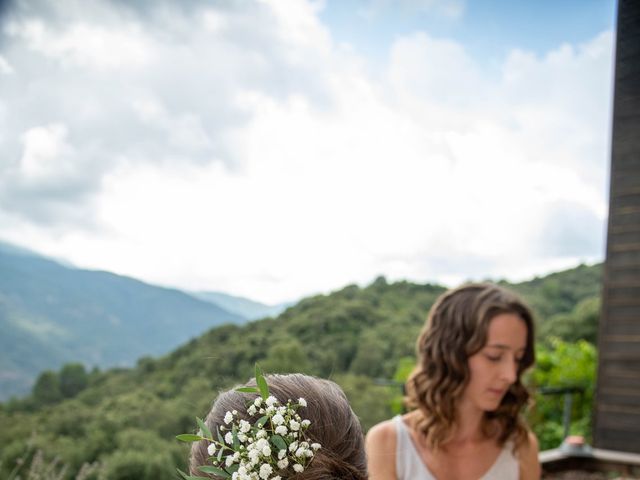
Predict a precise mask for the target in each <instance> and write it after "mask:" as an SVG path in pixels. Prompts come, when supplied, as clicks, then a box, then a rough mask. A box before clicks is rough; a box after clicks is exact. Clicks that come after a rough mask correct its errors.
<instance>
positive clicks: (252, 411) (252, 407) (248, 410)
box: [247, 405, 258, 416]
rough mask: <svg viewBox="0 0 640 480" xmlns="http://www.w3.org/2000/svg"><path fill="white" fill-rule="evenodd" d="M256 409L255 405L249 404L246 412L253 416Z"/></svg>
mask: <svg viewBox="0 0 640 480" xmlns="http://www.w3.org/2000/svg"><path fill="white" fill-rule="evenodd" d="M257 411H258V410H256V406H255V405H251V406H250V407H249V408H248V409H247V413H249V415H251V416H254V415H255V414H256V412H257Z"/></svg>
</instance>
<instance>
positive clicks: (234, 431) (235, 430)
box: [231, 425, 240, 451]
mask: <svg viewBox="0 0 640 480" xmlns="http://www.w3.org/2000/svg"><path fill="white" fill-rule="evenodd" d="M231 434H232V435H233V449H234V450H235V451H238V447H239V446H240V440H238V427H236V426H235V425H234V426H233V429H232V430H231Z"/></svg>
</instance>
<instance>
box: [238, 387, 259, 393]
mask: <svg viewBox="0 0 640 480" xmlns="http://www.w3.org/2000/svg"><path fill="white" fill-rule="evenodd" d="M236 392H242V393H260V390H258V389H257V388H256V387H238V388H236Z"/></svg>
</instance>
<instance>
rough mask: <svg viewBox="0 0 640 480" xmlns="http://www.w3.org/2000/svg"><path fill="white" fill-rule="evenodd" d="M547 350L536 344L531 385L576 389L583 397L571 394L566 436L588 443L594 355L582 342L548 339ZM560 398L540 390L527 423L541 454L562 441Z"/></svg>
mask: <svg viewBox="0 0 640 480" xmlns="http://www.w3.org/2000/svg"><path fill="white" fill-rule="evenodd" d="M548 344H549V346H547V345H545V344H538V346H537V350H536V356H537V366H536V369H535V370H534V371H533V375H532V381H533V383H534V384H535V385H536V386H538V387H547V388H549V387H551V388H558V387H578V388H581V389H583V391H584V393H582V394H574V396H573V402H572V403H573V405H572V410H571V419H572V420H574V421H573V422H572V423H571V430H570V432H569V433H570V434H572V435H582V436H584V437H586V438H587V440H589V439H590V435H591V415H592V406H593V394H594V389H595V375H596V365H597V354H596V349H595V347H594V345H593V344H591V343H589V342H587V341H586V340H578V341H577V342H575V343H570V342H565V341H563V340H560V339H559V338H557V337H555V338H554V337H552V338H549V339H548ZM563 409H564V396H563V395H544V394H543V393H542V392H541V391H540V390H538V393H537V395H536V403H535V408H534V410H533V412H532V413H531V423H532V424H533V427H534V431H535V433H536V434H537V435H538V439H539V441H540V445H541V448H542V449H543V450H546V449H549V448H556V447H558V446H559V445H560V443H561V442H562V440H563V432H564V430H563Z"/></svg>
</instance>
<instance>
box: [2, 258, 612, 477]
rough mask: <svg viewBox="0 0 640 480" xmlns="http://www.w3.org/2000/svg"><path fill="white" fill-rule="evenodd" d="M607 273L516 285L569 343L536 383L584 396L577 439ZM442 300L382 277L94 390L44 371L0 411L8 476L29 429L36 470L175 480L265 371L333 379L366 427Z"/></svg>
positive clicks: (558, 431) (543, 403)
mask: <svg viewBox="0 0 640 480" xmlns="http://www.w3.org/2000/svg"><path fill="white" fill-rule="evenodd" d="M600 272H601V268H600V266H599V265H596V266H593V267H588V266H584V265H583V266H580V267H577V268H575V269H572V270H569V271H567V272H560V273H557V274H553V275H550V276H549V277H545V278H538V279H534V280H532V281H530V282H525V283H521V284H517V285H507V286H508V287H510V288H513V289H515V290H517V291H519V292H520V293H521V295H522V296H523V297H524V298H525V300H527V301H528V302H530V303H531V304H532V305H533V306H534V308H535V310H536V312H537V315H538V318H537V320H538V325H539V327H540V328H539V329H538V332H539V334H540V333H542V334H543V335H545V336H546V335H548V334H550V333H551V334H554V335H556V336H558V337H560V340H547V339H546V338H545V337H539V339H540V342H539V345H538V355H539V359H538V367H537V369H536V371H535V372H534V373H533V375H532V376H531V382H532V383H534V384H535V385H537V386H562V385H567V384H577V383H579V384H584V385H585V386H587V388H588V390H587V393H586V394H585V395H584V396H583V398H582V399H579V398H576V399H575V402H574V411H573V420H574V421H573V423H572V432H573V433H588V432H589V428H590V425H589V422H590V415H591V405H592V403H591V402H592V398H593V397H592V395H593V371H594V365H595V358H596V357H595V348H594V347H593V346H592V345H590V344H588V343H585V342H584V341H583V340H584V339H588V340H591V339H592V338H594V337H593V336H594V333H595V325H596V324H597V313H598V311H599V300H598V296H599V291H600V284H599V281H600ZM444 290H445V289H444V288H443V287H441V286H437V285H416V284H412V283H409V282H397V283H388V282H387V281H386V280H385V279H384V278H383V277H380V278H379V279H377V280H376V281H375V282H374V283H372V284H371V285H369V286H367V287H365V288H361V287H358V286H355V285H350V286H347V287H345V288H343V289H341V290H339V291H336V292H334V293H332V294H330V295H318V296H315V297H311V298H307V299H304V300H302V301H301V302H299V303H298V304H297V305H294V306H292V307H290V308H288V309H287V310H286V311H284V312H283V313H282V314H281V315H280V316H278V317H277V318H267V319H265V320H260V321H256V322H252V323H249V324H246V325H241V326H240V325H223V326H220V327H217V328H213V329H211V330H209V331H208V332H207V333H205V334H204V335H202V336H200V337H198V338H195V339H193V340H191V341H189V342H187V343H185V344H184V345H183V346H182V347H180V348H178V349H176V350H175V351H173V352H172V353H170V354H168V355H165V356H164V357H157V358H151V357H147V358H143V359H141V360H140V361H139V362H138V365H137V366H136V367H135V368H131V369H123V368H121V369H111V370H106V371H99V370H95V371H92V372H90V373H87V377H86V384H85V383H84V381H83V380H82V377H83V375H82V372H81V371H80V369H79V368H78V367H77V366H76V367H73V368H71V367H66V371H65V368H63V369H62V370H63V371H65V373H64V374H63V371H60V372H59V373H55V372H45V373H42V374H41V375H40V378H39V380H38V382H37V384H36V387H34V390H33V393H32V396H31V397H28V398H25V399H20V400H13V401H11V402H8V403H6V404H4V405H3V406H2V408H0V445H2V452H0V459H1V460H2V463H1V464H0V478H7V477H8V475H9V473H10V472H11V469H12V468H13V467H14V466H15V461H16V459H18V458H20V456H21V455H23V453H24V452H25V451H26V448H27V444H28V442H29V438H30V436H31V433H32V432H35V433H36V435H37V441H35V442H34V443H33V447H32V450H31V452H32V453H31V456H30V457H29V458H28V459H27V460H26V462H27V463H29V462H30V461H31V459H32V458H33V454H34V453H33V452H35V451H36V450H38V449H40V450H42V451H43V452H44V455H45V458H46V461H47V462H52V461H53V459H54V458H55V457H58V458H59V459H60V460H59V461H60V465H62V464H65V465H68V470H67V471H66V473H65V475H64V477H65V478H64V480H69V479H72V478H75V476H76V475H78V472H79V471H80V469H81V468H82V466H83V465H84V464H85V463H88V464H92V463H94V462H99V463H100V464H101V465H102V467H101V468H103V469H104V471H105V472H106V473H103V474H101V475H103V478H132V477H127V475H136V477H133V478H150V477H148V476H149V475H156V477H155V478H164V475H165V473H166V474H167V475H170V476H172V478H174V477H173V475H174V472H175V467H176V466H177V467H178V468H180V469H182V470H185V469H186V459H187V455H188V453H187V452H188V449H187V446H185V445H180V444H179V442H176V441H175V436H176V435H177V434H179V433H182V432H187V431H190V430H191V429H192V428H193V417H194V416H199V417H201V418H202V417H204V416H205V415H206V414H207V412H208V409H209V408H210V406H211V402H212V401H213V399H214V398H215V396H216V395H217V392H218V391H219V390H221V389H227V388H230V387H233V386H234V385H237V384H239V383H244V382H246V381H247V380H248V379H249V378H250V377H252V376H253V375H254V365H255V364H256V363H260V365H261V366H262V367H263V368H264V369H265V371H269V372H273V371H282V372H285V371H304V372H306V373H310V374H313V375H318V376H321V377H325V378H331V379H333V380H334V381H336V382H337V383H339V384H340V385H341V386H342V387H343V389H344V390H345V392H346V393H347V396H348V398H349V400H350V401H351V403H352V406H353V408H354V411H355V412H356V414H357V415H358V416H359V418H360V419H361V422H362V424H363V426H364V427H365V429H368V428H369V427H370V426H372V425H373V424H375V423H376V422H379V421H381V420H383V419H387V418H389V417H391V416H392V415H394V414H395V413H396V412H398V411H399V410H400V408H401V394H400V387H399V385H398V383H396V384H393V383H390V382H389V381H390V380H395V381H396V382H401V381H403V380H404V379H405V378H406V376H407V375H408V373H409V372H410V371H411V369H412V368H413V363H414V358H415V357H414V355H415V341H416V337H417V335H418V332H419V331H420V329H421V328H422V326H423V324H424V321H425V319H426V315H427V312H428V310H429V308H430V307H431V305H432V304H433V302H434V301H435V299H436V298H437V297H438V295H440V294H441V293H442V292H443V291H444ZM563 315H564V316H569V317H571V322H572V323H571V322H569V324H570V327H566V328H565V327H563V325H566V324H567V323H566V322H567V321H566V319H565V317H563ZM62 377H64V378H65V379H66V380H65V385H67V386H66V387H64V389H63V388H61V378H62ZM383 380H387V383H386V384H385V382H383ZM83 385H85V386H84V387H83V388H81V387H82V386H83ZM589 385H590V387H589ZM589 388H590V389H589ZM63 391H64V392H65V393H64V394H63ZM65 395H66V396H71V397H72V398H65ZM536 401H537V405H536V407H535V409H534V410H533V411H532V412H531V421H532V423H533V425H534V429H535V431H536V433H537V434H538V435H539V437H540V440H541V445H542V447H543V448H549V447H556V446H557V445H558V443H559V440H560V439H561V438H560V437H561V435H562V406H563V405H562V398H559V397H550V396H540V395H537V396H536ZM176 444H177V445H176ZM147 446H148V447H149V448H146V447H147ZM143 447H144V448H143ZM27 466H28V465H27ZM25 468H26V467H25ZM164 469H166V470H164ZM160 470H162V473H159V472H160ZM138 475H140V476H138ZM145 476H147V477H145Z"/></svg>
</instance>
